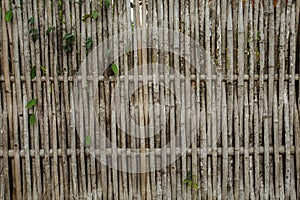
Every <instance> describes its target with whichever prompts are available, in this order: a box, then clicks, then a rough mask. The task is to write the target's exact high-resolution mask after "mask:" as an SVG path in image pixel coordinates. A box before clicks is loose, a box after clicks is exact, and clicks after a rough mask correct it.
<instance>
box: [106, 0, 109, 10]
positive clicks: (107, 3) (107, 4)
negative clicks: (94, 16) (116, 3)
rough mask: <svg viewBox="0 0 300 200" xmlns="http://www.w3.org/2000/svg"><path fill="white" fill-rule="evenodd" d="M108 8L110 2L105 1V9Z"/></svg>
mask: <svg viewBox="0 0 300 200" xmlns="http://www.w3.org/2000/svg"><path fill="white" fill-rule="evenodd" d="M109 6H110V0H105V7H106V8H108V7H109Z"/></svg>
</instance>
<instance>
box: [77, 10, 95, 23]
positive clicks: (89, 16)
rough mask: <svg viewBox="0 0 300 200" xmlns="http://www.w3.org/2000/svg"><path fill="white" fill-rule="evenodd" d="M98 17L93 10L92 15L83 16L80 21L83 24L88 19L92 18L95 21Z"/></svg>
mask: <svg viewBox="0 0 300 200" xmlns="http://www.w3.org/2000/svg"><path fill="white" fill-rule="evenodd" d="M98 15H99V13H98V11H97V10H93V12H92V13H90V14H85V15H83V16H82V19H81V20H82V21H83V22H85V21H86V20H87V19H89V18H93V19H94V20H96V19H97V18H98Z"/></svg>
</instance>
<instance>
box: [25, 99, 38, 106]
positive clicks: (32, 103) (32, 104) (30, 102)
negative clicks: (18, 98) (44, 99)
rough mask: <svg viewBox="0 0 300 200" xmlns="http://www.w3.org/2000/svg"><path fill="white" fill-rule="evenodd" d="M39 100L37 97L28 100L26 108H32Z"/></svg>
mask: <svg viewBox="0 0 300 200" xmlns="http://www.w3.org/2000/svg"><path fill="white" fill-rule="evenodd" d="M36 102H37V100H36V99H31V100H30V101H28V102H27V104H26V108H31V107H33V106H35V105H36Z"/></svg>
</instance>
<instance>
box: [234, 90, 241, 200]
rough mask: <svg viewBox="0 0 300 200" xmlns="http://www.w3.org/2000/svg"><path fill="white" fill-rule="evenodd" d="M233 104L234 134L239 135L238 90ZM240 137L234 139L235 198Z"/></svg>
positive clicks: (237, 186)
mask: <svg viewBox="0 0 300 200" xmlns="http://www.w3.org/2000/svg"><path fill="white" fill-rule="evenodd" d="M233 98H234V99H233V105H234V110H233V119H234V122H233V124H234V135H238V128H239V126H238V120H239V113H238V102H237V92H235V93H234V97H233ZM239 148H240V147H239V137H237V136H235V139H234V162H235V165H234V186H233V189H234V199H239V189H238V188H239V164H240V162H239V160H240V155H239Z"/></svg>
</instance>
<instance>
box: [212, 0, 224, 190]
mask: <svg viewBox="0 0 300 200" xmlns="http://www.w3.org/2000/svg"><path fill="white" fill-rule="evenodd" d="M220 12H221V2H220V1H217V17H216V19H217V21H216V26H217V27H216V30H217V32H216V49H215V51H216V63H215V65H216V66H215V68H216V69H215V73H216V74H217V80H216V83H215V87H216V92H214V94H215V105H214V108H215V109H216V110H215V112H213V113H215V114H214V115H215V118H216V120H213V121H214V122H215V123H214V124H215V125H214V126H215V139H213V145H215V149H216V148H217V145H218V144H220V143H221V141H220V140H221V130H222V122H221V121H222V118H221V109H222V97H221V96H222V65H221V64H222V59H223V56H222V54H221V53H222V52H221V51H222V49H221V48H222V27H221V26H222V23H221V13H220ZM213 149H214V146H213ZM216 155H217V154H215V155H213V157H215V159H216V165H214V164H213V165H214V166H215V173H214V174H215V178H216V179H217V181H216V182H217V183H216V184H218V186H217V188H216V192H217V196H220V195H221V193H222V191H221V181H220V180H221V175H219V174H221V165H220V166H218V163H220V161H221V160H220V159H218V157H217V156H216ZM223 173H224V174H227V173H226V172H224V171H223ZM226 176H227V175H226Z"/></svg>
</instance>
